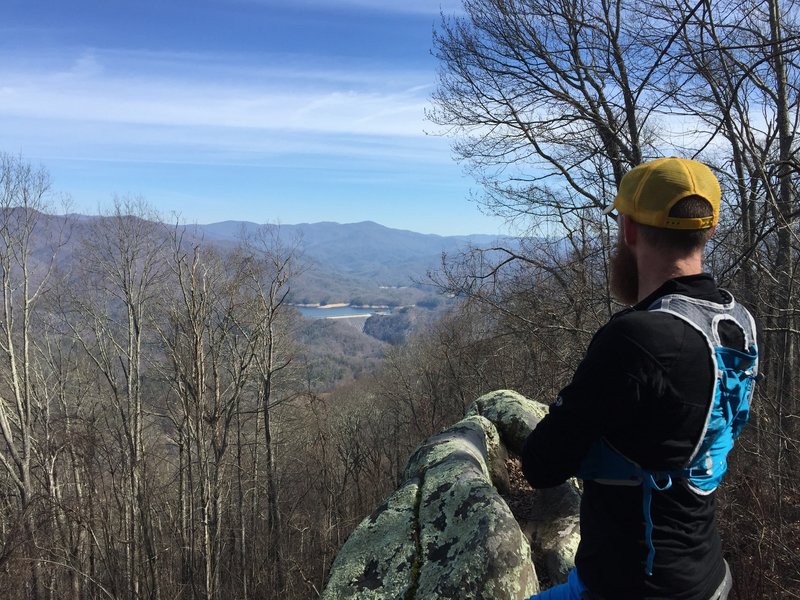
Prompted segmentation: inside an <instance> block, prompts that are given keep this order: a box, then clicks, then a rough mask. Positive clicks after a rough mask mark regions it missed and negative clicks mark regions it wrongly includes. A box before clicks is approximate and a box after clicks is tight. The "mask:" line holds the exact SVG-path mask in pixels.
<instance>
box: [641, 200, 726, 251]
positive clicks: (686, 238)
mask: <svg viewBox="0 0 800 600" xmlns="http://www.w3.org/2000/svg"><path fill="white" fill-rule="evenodd" d="M713 213H714V209H713V208H712V207H711V203H710V202H709V201H708V200H706V199H705V198H702V197H700V196H687V197H686V198H681V199H680V200H679V201H678V202H676V203H675V205H674V206H673V207H672V208H671V209H670V211H669V216H670V217H678V218H692V219H698V218H702V217H709V216H711V215H712V214H713ZM637 225H638V228H639V232H640V235H641V236H642V237H643V238H644V239H645V241H646V242H647V243H649V244H650V245H651V246H654V247H655V248H658V249H659V250H663V251H664V252H670V253H675V254H678V255H680V256H687V255H689V254H693V253H695V252H697V251H698V250H702V249H703V248H704V247H705V245H706V242H708V240H709V238H710V237H711V232H712V230H713V228H711V227H708V228H706V229H665V228H663V227H653V226H652V225H642V224H641V223H637Z"/></svg>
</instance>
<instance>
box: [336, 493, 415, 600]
mask: <svg viewBox="0 0 800 600" xmlns="http://www.w3.org/2000/svg"><path fill="white" fill-rule="evenodd" d="M419 484H420V481H419V480H418V479H411V480H409V481H407V482H406V483H405V484H404V485H403V486H402V487H401V488H400V489H398V490H397V491H396V492H395V493H394V494H392V495H391V496H390V497H389V499H388V500H387V501H386V502H384V503H383V504H382V505H381V506H380V507H379V508H378V509H377V510H376V511H375V512H373V513H372V514H371V515H370V516H369V517H367V518H366V519H364V520H363V521H362V522H361V523H360V524H359V526H358V527H356V529H355V530H354V531H353V533H352V534H351V535H350V537H349V538H348V539H347V542H345V544H344V545H343V546H342V548H341V549H340V550H339V553H338V554H337V555H336V560H335V561H334V563H333V566H332V567H331V572H330V579H329V580H328V584H327V585H326V587H325V590H324V591H323V593H322V598H323V599H327V600H340V599H345V598H360V599H363V600H369V599H372V598H374V599H376V600H377V599H379V598H380V599H389V598H398V599H402V598H405V597H406V593H407V591H408V590H409V589H410V588H412V586H413V582H414V578H415V575H416V573H415V572H414V571H415V568H416V569H418V560H417V554H418V550H417V548H418V546H417V540H416V539H415V534H416V532H417V525H416V523H417V518H416V514H415V507H416V505H417V502H418V494H419V491H420V490H419Z"/></svg>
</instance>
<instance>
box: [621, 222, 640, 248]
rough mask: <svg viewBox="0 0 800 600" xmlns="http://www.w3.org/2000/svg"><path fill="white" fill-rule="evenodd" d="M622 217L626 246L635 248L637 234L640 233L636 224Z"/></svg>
mask: <svg viewBox="0 0 800 600" xmlns="http://www.w3.org/2000/svg"><path fill="white" fill-rule="evenodd" d="M620 217H621V218H622V235H623V239H624V240H625V244H626V245H628V246H635V245H636V238H637V234H638V233H639V232H638V230H637V228H636V222H635V221H634V220H633V219H630V218H628V217H625V216H623V215H620Z"/></svg>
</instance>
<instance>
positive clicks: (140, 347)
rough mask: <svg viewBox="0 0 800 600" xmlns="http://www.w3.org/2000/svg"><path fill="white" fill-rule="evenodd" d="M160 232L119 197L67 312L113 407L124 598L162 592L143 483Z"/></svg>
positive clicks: (99, 228) (88, 250) (160, 273)
mask: <svg viewBox="0 0 800 600" xmlns="http://www.w3.org/2000/svg"><path fill="white" fill-rule="evenodd" d="M164 245H165V237H164V235H163V231H162V230H161V229H160V224H159V222H158V220H157V218H155V217H154V215H153V213H152V212H151V211H150V209H149V208H148V207H147V206H146V204H145V203H144V202H143V201H142V200H139V199H117V200H116V201H115V205H114V209H113V212H112V213H111V214H110V215H108V216H106V217H104V218H103V219H101V220H100V221H98V222H97V223H96V225H95V226H94V227H93V228H92V231H91V232H90V235H89V238H88V239H87V240H86V243H85V244H84V248H83V252H82V255H81V271H80V276H81V278H82V281H83V285H82V286H81V288H80V292H81V293H79V294H78V295H76V296H75V298H73V304H72V312H71V313H70V314H68V315H67V317H68V319H69V321H68V323H69V325H70V327H71V330H72V333H73V335H74V336H75V338H76V339H77V340H79V342H80V344H81V346H82V347H83V348H84V350H85V351H86V353H87V355H88V357H89V358H90V359H91V361H92V363H93V364H94V367H95V368H96V370H97V373H98V374H99V375H100V376H101V377H102V381H103V382H104V384H105V389H106V393H107V394H108V398H109V400H110V401H111V404H112V406H113V407H114V409H115V411H116V421H115V422H114V426H116V427H119V434H120V436H119V439H118V442H119V448H118V450H119V452H120V457H121V458H122V464H123V465H124V478H125V479H124V485H125V486H126V488H127V493H126V494H125V495H124V496H123V498H122V502H123V506H122V509H123V520H124V523H125V533H124V538H123V540H124V550H125V557H126V558H125V577H126V581H127V590H125V594H126V596H127V597H128V598H131V599H138V598H149V599H151V600H157V599H158V598H159V597H160V592H159V586H160V581H159V577H158V575H157V563H156V561H157V559H158V555H157V551H156V545H155V540H154V535H153V521H152V514H151V512H150V508H149V502H148V500H149V496H148V493H147V488H146V469H147V460H146V459H147V457H146V454H145V444H146V442H145V427H146V424H147V423H146V416H147V415H146V410H145V401H144V397H143V381H144V372H145V357H144V346H145V344H148V343H152V341H151V340H150V339H149V338H148V331H152V326H151V324H152V320H153V315H152V314H151V312H150V310H151V308H150V307H151V306H152V305H155V304H156V299H157V298H158V297H159V294H160V293H161V292H162V287H161V286H162V283H163V280H164V274H165V270H164V262H163V261H164V253H163V249H164Z"/></svg>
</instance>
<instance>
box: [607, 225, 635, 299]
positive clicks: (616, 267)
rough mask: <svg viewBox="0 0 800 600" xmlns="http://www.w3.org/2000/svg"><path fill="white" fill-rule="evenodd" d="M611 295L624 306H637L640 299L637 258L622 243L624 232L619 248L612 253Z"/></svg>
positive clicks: (619, 240) (618, 241) (618, 244)
mask: <svg viewBox="0 0 800 600" xmlns="http://www.w3.org/2000/svg"><path fill="white" fill-rule="evenodd" d="M610 264H611V294H612V295H613V296H614V298H616V299H617V300H618V301H619V302H621V303H622V304H636V302H637V301H638V299H639V270H638V269H637V267H636V257H635V256H634V255H633V252H631V250H630V248H628V246H626V245H625V242H624V241H622V232H620V236H619V238H618V239H617V247H616V248H615V249H614V251H613V252H612V253H611V263H610Z"/></svg>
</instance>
